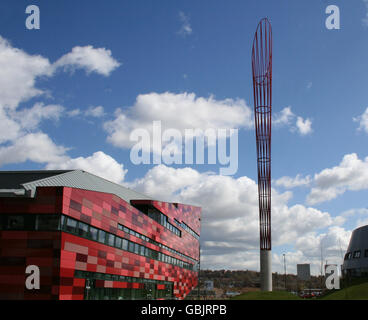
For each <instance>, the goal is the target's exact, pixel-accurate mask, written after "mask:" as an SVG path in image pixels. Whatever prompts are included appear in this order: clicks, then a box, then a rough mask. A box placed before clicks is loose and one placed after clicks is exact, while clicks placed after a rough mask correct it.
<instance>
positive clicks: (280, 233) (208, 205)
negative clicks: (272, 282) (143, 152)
mask: <svg viewBox="0 0 368 320" xmlns="http://www.w3.org/2000/svg"><path fill="white" fill-rule="evenodd" d="M129 186H130V187H131V188H133V189H136V190H138V191H140V192H143V193H145V194H148V195H150V196H151V197H153V198H156V199H159V200H166V201H170V202H172V201H178V202H181V203H188V204H194V205H198V206H201V207H202V232H201V243H202V246H201V248H202V252H203V254H202V256H203V261H202V263H203V264H202V265H203V266H204V267H206V266H207V267H210V268H222V267H225V266H226V268H232V269H236V268H248V269H255V268H256V267H257V266H258V265H259V263H258V260H259V252H258V250H259V220H258V219H259V218H258V187H257V183H256V182H255V181H254V180H252V179H250V178H248V177H245V176H244V177H240V178H237V179H235V178H232V177H229V176H220V175H215V174H211V173H199V172H198V171H196V170H194V169H191V168H179V169H174V168H169V167H167V166H165V165H158V166H156V167H154V168H152V169H150V170H149V171H148V172H147V173H146V174H145V176H144V177H142V178H140V179H137V180H135V181H134V182H131V183H130V184H129ZM272 197H273V209H272V237H273V245H274V246H282V245H291V246H293V245H295V243H296V241H297V239H300V238H302V237H303V236H307V235H310V234H315V233H316V232H318V231H321V230H324V229H326V228H328V230H330V229H331V228H333V227H334V226H336V224H337V223H338V222H339V221H338V219H337V218H334V217H332V216H331V215H330V214H329V213H328V212H323V211H320V210H318V209H315V208H312V207H306V206H304V205H300V204H297V205H292V206H290V205H289V204H288V202H289V201H290V199H291V198H292V193H291V192H284V193H279V192H277V191H276V190H274V189H273V190H272ZM331 230H333V229H331ZM297 249H298V250H300V251H301V255H302V257H303V259H309V257H307V256H306V255H304V251H303V250H304V248H302V247H300V248H299V247H298V248H297ZM306 253H308V252H306ZM319 256H320V253H319V254H318V255H317V257H315V259H317V260H318V257H319ZM239 259H243V260H239ZM303 259H302V260H303ZM298 263H301V260H299V261H298Z"/></svg>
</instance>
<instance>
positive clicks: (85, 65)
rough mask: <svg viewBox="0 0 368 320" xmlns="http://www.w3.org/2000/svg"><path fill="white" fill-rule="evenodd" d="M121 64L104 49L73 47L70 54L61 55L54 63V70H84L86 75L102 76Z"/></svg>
mask: <svg viewBox="0 0 368 320" xmlns="http://www.w3.org/2000/svg"><path fill="white" fill-rule="evenodd" d="M120 65H121V64H120V63H119V62H118V61H116V60H115V59H114V58H113V57H112V55H111V51H110V50H108V49H105V48H93V46H90V45H89V46H85V47H80V46H77V47H74V48H73V49H72V51H71V52H69V53H67V54H65V55H63V56H62V57H61V58H60V59H59V60H58V61H56V62H55V64H54V68H64V69H67V70H69V69H71V70H74V69H77V68H81V69H84V70H86V72H87V73H91V72H96V73H99V74H101V75H104V76H108V75H110V73H111V72H112V71H113V70H115V69H116V68H118V67H119V66H120Z"/></svg>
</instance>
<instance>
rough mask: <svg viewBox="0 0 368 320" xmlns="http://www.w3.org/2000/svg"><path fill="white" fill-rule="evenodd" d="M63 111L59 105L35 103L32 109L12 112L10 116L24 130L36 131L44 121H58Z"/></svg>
mask: <svg viewBox="0 0 368 320" xmlns="http://www.w3.org/2000/svg"><path fill="white" fill-rule="evenodd" d="M63 111H64V107H62V106H60V105H46V106H45V105H44V104H43V103H36V104H35V105H34V106H33V107H32V108H26V109H22V110H20V111H17V112H13V113H12V114H11V115H12V117H13V119H15V120H16V121H17V122H18V123H19V124H20V125H21V126H22V128H24V129H28V130H29V129H36V128H37V127H38V125H39V124H40V122H41V121H42V120H44V119H53V120H59V119H60V117H61V116H62V113H63Z"/></svg>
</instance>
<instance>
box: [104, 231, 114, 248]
mask: <svg viewBox="0 0 368 320" xmlns="http://www.w3.org/2000/svg"><path fill="white" fill-rule="evenodd" d="M106 244H107V245H109V246H112V247H113V246H114V244H115V236H114V235H113V234H111V233H108V234H107V243H106Z"/></svg>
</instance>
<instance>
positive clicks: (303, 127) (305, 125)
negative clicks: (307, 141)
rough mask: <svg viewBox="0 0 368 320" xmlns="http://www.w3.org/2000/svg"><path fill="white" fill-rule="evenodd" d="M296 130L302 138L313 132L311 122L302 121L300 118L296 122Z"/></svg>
mask: <svg viewBox="0 0 368 320" xmlns="http://www.w3.org/2000/svg"><path fill="white" fill-rule="evenodd" d="M296 128H297V130H298V132H299V133H300V134H301V135H302V136H305V135H307V134H310V133H311V132H312V131H313V130H312V120H310V119H309V118H307V119H305V120H304V119H303V118H302V117H298V118H297V120H296Z"/></svg>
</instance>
